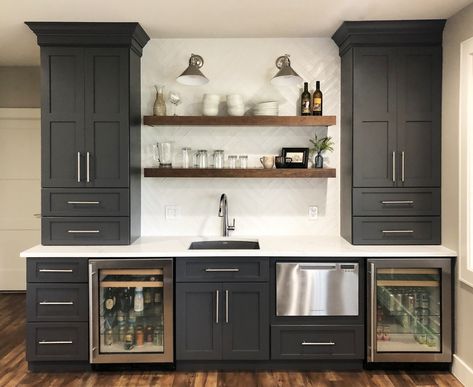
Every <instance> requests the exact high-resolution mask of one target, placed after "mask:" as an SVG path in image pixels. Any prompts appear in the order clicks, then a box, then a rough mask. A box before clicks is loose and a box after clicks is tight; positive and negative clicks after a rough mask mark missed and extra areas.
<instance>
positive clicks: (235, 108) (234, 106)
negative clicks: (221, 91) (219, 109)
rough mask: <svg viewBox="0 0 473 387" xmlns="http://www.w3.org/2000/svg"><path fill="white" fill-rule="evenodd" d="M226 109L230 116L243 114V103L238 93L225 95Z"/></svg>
mask: <svg viewBox="0 0 473 387" xmlns="http://www.w3.org/2000/svg"><path fill="white" fill-rule="evenodd" d="M227 111H228V115H230V116H242V115H243V114H245V105H244V104H243V97H242V96H241V95H240V94H230V95H227Z"/></svg>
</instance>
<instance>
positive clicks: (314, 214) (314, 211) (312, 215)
mask: <svg viewBox="0 0 473 387" xmlns="http://www.w3.org/2000/svg"><path fill="white" fill-rule="evenodd" d="M308 215H309V220H316V219H317V218H318V216H319V207H317V206H309V212H308Z"/></svg>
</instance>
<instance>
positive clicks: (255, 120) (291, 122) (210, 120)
mask: <svg viewBox="0 0 473 387" xmlns="http://www.w3.org/2000/svg"><path fill="white" fill-rule="evenodd" d="M336 122H337V120H336V117H335V116H241V117H233V116H215V117H207V116H144V117H143V123H144V124H145V125H149V126H162V125H171V126H172V125H174V126H185V125H189V126H331V125H335V124H336Z"/></svg>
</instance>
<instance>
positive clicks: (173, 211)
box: [164, 206, 181, 220]
mask: <svg viewBox="0 0 473 387" xmlns="http://www.w3.org/2000/svg"><path fill="white" fill-rule="evenodd" d="M180 214H181V208H180V207H179V206H164V217H165V218H166V220H174V219H177V218H179V216H180Z"/></svg>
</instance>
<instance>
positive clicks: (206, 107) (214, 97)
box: [202, 94, 220, 116]
mask: <svg viewBox="0 0 473 387" xmlns="http://www.w3.org/2000/svg"><path fill="white" fill-rule="evenodd" d="M219 103H220V96H219V95H218V94H204V98H203V100H202V114H203V115H204V116H216V115H218V105H219Z"/></svg>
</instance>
